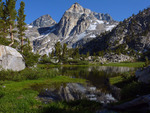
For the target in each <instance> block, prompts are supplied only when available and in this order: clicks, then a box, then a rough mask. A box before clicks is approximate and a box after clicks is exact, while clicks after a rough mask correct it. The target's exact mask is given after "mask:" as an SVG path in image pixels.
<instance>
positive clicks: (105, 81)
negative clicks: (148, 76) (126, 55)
mask: <svg viewBox="0 0 150 113" xmlns="http://www.w3.org/2000/svg"><path fill="white" fill-rule="evenodd" d="M53 69H55V70H57V71H58V72H59V73H60V75H64V76H70V77H72V78H83V79H86V80H87V84H79V83H66V84H60V85H58V84H54V87H53V88H52V86H44V87H43V88H42V89H43V90H42V91H41V92H40V94H39V97H40V98H42V99H43V101H44V102H48V101H55V100H56V101H60V100H66V101H69V100H77V99H83V98H87V99H89V100H94V101H98V102H100V103H110V102H115V101H116V99H119V96H118V94H119V93H118V91H119V90H118V89H117V88H116V87H114V86H111V85H110V83H109V77H112V76H118V75H119V74H121V73H124V72H128V71H133V70H134V69H135V68H129V67H106V66H89V67H80V66H76V67H55V68H53ZM57 85H58V87H56V86H57ZM33 87H34V86H33ZM36 87H37V86H36ZM114 92H115V93H114ZM114 97H115V98H114Z"/></svg>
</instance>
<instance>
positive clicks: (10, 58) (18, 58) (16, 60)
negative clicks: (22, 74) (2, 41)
mask: <svg viewBox="0 0 150 113" xmlns="http://www.w3.org/2000/svg"><path fill="white" fill-rule="evenodd" d="M0 66H1V68H3V69H6V70H13V71H20V70H23V69H24V68H25V62H24V61H23V57H22V55H21V54H20V53H19V52H17V50H15V49H14V48H11V47H8V46H3V45H0Z"/></svg>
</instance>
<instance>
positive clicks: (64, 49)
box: [62, 43, 67, 58]
mask: <svg viewBox="0 0 150 113" xmlns="http://www.w3.org/2000/svg"><path fill="white" fill-rule="evenodd" d="M66 53H67V44H66V43H64V45H63V53H62V57H63V58H65V56H66Z"/></svg>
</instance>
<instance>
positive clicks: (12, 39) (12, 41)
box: [9, 25, 14, 46]
mask: <svg viewBox="0 0 150 113" xmlns="http://www.w3.org/2000/svg"><path fill="white" fill-rule="evenodd" d="M9 27H10V30H9V31H10V37H11V43H10V44H9V46H12V45H13V44H14V37H13V32H12V25H10V26H9Z"/></svg>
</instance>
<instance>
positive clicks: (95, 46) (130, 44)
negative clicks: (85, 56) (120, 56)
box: [81, 8, 150, 54]
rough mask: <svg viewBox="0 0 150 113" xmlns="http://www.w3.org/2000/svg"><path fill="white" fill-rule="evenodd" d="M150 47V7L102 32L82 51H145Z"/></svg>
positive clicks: (84, 46) (85, 45)
mask: <svg viewBox="0 0 150 113" xmlns="http://www.w3.org/2000/svg"><path fill="white" fill-rule="evenodd" d="M149 49H150V8H147V9H144V10H143V11H140V12H139V13H138V14H137V15H134V14H133V15H132V16H131V17H129V18H128V19H125V20H124V21H123V22H120V23H119V24H118V25H117V26H116V27H115V28H114V29H113V30H112V31H111V32H105V33H102V34H101V35H100V36H98V37H97V38H95V39H93V40H92V41H90V42H88V43H86V44H84V45H83V47H82V49H81V52H82V53H86V52H88V51H90V53H91V54H92V53H94V52H98V51H114V52H118V51H119V52H122V53H124V54H126V53H127V52H128V53H129V52H131V51H134V52H135V53H145V52H147V51H148V50H149Z"/></svg>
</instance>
